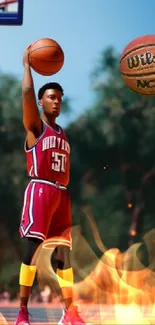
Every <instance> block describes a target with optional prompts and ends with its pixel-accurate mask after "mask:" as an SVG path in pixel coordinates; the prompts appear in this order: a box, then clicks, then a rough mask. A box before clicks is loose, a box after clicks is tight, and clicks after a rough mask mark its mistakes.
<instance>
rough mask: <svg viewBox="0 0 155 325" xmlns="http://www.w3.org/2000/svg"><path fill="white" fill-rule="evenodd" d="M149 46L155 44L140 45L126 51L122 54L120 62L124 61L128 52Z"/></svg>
mask: <svg viewBox="0 0 155 325" xmlns="http://www.w3.org/2000/svg"><path fill="white" fill-rule="evenodd" d="M149 46H155V44H147V45H141V46H138V47H135V48H133V49H132V50H130V51H128V52H127V53H125V54H124V55H123V56H122V58H121V60H120V63H121V62H122V60H123V59H125V58H126V56H127V55H128V54H130V53H132V52H133V51H136V50H139V49H142V48H145V47H149Z"/></svg>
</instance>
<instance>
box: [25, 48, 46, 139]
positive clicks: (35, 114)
mask: <svg viewBox="0 0 155 325" xmlns="http://www.w3.org/2000/svg"><path fill="white" fill-rule="evenodd" d="M28 55H29V48H27V49H26V51H25V53H24V57H23V64H24V76H23V81H22V105H23V124H24V127H25V129H26V131H27V133H28V134H29V133H30V134H32V136H33V135H34V138H38V137H39V136H40V134H41V133H42V122H41V119H40V115H39V110H38V107H37V104H36V98H35V91H34V84H33V79H32V74H31V68H30V65H29V60H28Z"/></svg>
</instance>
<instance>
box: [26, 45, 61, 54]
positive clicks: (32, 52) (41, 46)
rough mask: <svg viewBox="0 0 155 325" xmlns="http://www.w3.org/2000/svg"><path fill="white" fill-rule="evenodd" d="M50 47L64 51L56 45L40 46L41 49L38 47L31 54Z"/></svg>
mask: <svg viewBox="0 0 155 325" xmlns="http://www.w3.org/2000/svg"><path fill="white" fill-rule="evenodd" d="M48 47H55V48H57V49H58V50H59V51H62V49H61V48H59V47H58V46H55V45H44V46H39V47H37V49H34V50H31V51H30V52H31V53H33V52H35V51H37V50H40V49H43V48H48ZM62 52H63V51H62Z"/></svg>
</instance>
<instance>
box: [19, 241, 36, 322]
mask: <svg viewBox="0 0 155 325" xmlns="http://www.w3.org/2000/svg"><path fill="white" fill-rule="evenodd" d="M25 240H26V241H27V251H26V255H25V257H24V258H23V261H22V263H21V267H20V275H19V285H20V310H19V313H18V316H17V319H16V322H15V324H17V325H18V324H21V323H24V325H29V314H28V309H27V304H28V300H29V296H30V291H31V288H32V286H33V282H34V279H35V275H36V265H35V264H34V263H33V262H32V261H33V256H34V254H35V252H36V250H37V249H38V247H39V246H40V244H41V243H42V240H40V239H38V238H25Z"/></svg>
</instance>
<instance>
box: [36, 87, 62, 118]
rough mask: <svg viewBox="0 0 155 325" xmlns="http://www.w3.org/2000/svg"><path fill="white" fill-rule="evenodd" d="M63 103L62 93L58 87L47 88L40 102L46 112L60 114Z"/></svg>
mask: <svg viewBox="0 0 155 325" xmlns="http://www.w3.org/2000/svg"><path fill="white" fill-rule="evenodd" d="M61 103H62V93H61V91H60V90H57V89H47V90H46V91H45V93H44V95H43V97H42V99H41V101H40V102H39V104H40V105H41V106H42V107H43V110H44V112H45V113H48V114H51V115H53V116H54V117H57V116H59V114H60V109H61Z"/></svg>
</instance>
